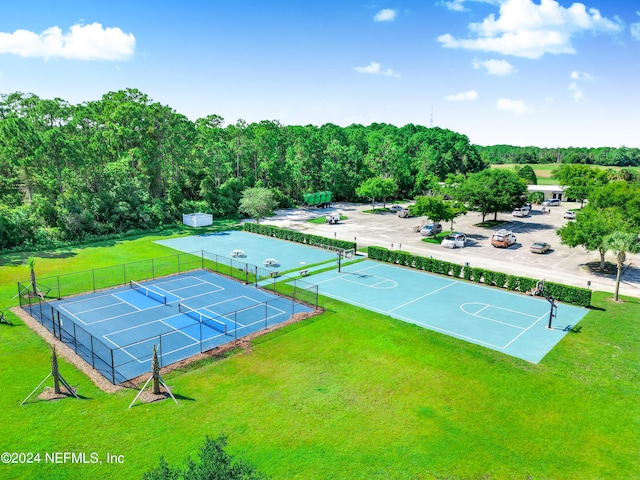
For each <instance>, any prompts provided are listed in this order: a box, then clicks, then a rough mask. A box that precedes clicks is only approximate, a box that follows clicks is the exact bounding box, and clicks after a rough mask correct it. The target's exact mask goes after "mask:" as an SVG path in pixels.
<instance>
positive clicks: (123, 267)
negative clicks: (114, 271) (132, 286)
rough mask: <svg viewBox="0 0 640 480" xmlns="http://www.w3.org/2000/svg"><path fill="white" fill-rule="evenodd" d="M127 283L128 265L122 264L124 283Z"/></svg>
mask: <svg viewBox="0 0 640 480" xmlns="http://www.w3.org/2000/svg"><path fill="white" fill-rule="evenodd" d="M126 284H127V265H126V264H124V263H123V264H122V285H126Z"/></svg>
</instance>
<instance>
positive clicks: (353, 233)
mask: <svg viewBox="0 0 640 480" xmlns="http://www.w3.org/2000/svg"><path fill="white" fill-rule="evenodd" d="M381 206H382V205H380V204H378V205H376V207H381ZM387 206H389V204H388V205H387ZM578 207H579V204H575V203H563V204H562V205H560V206H557V207H547V209H548V210H550V212H551V213H550V214H543V213H542V207H541V206H540V205H534V206H533V208H532V210H531V214H530V215H529V216H527V217H522V218H520V217H518V218H515V217H513V216H512V215H511V212H508V213H500V214H498V220H502V221H504V222H505V223H503V224H502V225H500V226H499V227H494V228H485V227H480V226H478V224H480V223H481V221H482V215H481V214H480V213H478V212H469V213H467V214H466V215H463V216H461V217H458V218H457V219H456V220H455V221H454V225H453V230H454V231H458V232H463V233H465V234H466V235H467V244H466V246H465V248H459V249H453V250H451V249H447V248H443V247H442V246H440V245H438V244H432V243H425V242H423V241H422V239H423V237H422V236H421V235H420V233H416V232H415V231H414V227H417V226H421V225H424V224H426V223H430V222H429V221H428V219H426V218H424V217H422V218H420V217H409V218H400V217H398V216H397V215H396V214H395V213H392V212H385V213H378V214H372V213H363V210H371V204H347V203H337V204H334V205H332V206H331V207H329V208H326V209H315V208H311V209H291V210H281V211H278V214H277V216H275V217H271V218H268V219H265V220H263V223H268V224H272V225H276V226H279V227H282V228H290V229H292V230H299V231H304V232H306V233H313V234H317V235H322V236H325V237H333V238H338V239H342V240H349V241H354V240H355V241H356V243H357V245H358V248H361V247H364V246H370V245H377V246H382V247H386V248H390V249H393V250H404V251H408V252H411V253H414V254H419V255H424V256H433V257H434V258H439V259H442V260H447V261H450V262H456V263H460V264H465V263H468V264H469V265H471V266H474V267H481V268H485V269H490V270H494V271H500V272H505V273H509V274H518V275H526V276H529V277H531V278H544V279H546V280H549V281H554V282H560V283H565V284H569V285H575V286H580V287H585V288H586V287H588V286H590V288H592V289H594V290H605V291H613V289H614V286H615V278H614V277H610V276H605V275H597V274H593V273H590V272H589V271H588V270H587V269H585V268H583V266H584V264H586V263H589V262H594V261H598V260H599V254H598V253H597V252H587V251H586V250H584V249H583V248H582V247H578V248H570V247H567V246H565V245H562V244H561V243H560V238H559V237H558V235H557V234H556V233H555V232H556V230H557V229H558V228H559V227H561V226H562V225H564V224H565V223H566V222H569V221H571V220H566V219H564V218H563V214H564V212H565V211H567V210H569V209H571V208H578ZM330 213H331V214H340V215H343V216H345V217H347V218H346V219H344V220H341V221H340V222H339V223H337V224H332V225H329V224H314V223H310V222H308V220H309V219H311V218H316V217H324V216H325V215H328V214H330ZM486 219H487V220H490V219H493V215H488V216H487V217H486ZM442 226H443V230H444V231H448V230H449V229H450V225H449V224H443V225H442ZM498 228H505V229H508V230H511V231H512V232H513V233H514V234H515V235H516V238H517V242H516V244H514V245H511V246H510V247H508V248H494V247H492V246H491V235H492V233H493V232H494V231H495V230H497V229H498ZM536 241H541V242H546V243H549V244H550V245H551V250H550V251H549V252H547V253H545V254H535V253H531V252H530V251H529V247H530V246H531V244H532V243H534V242H536ZM607 260H609V261H611V262H615V258H614V257H613V255H611V254H609V255H608V256H607ZM627 260H628V262H630V266H628V267H627V268H626V269H625V273H624V275H623V282H622V284H621V287H620V292H621V294H624V295H630V296H636V297H640V270H639V269H638V268H637V265H638V261H640V256H638V255H628V256H627ZM588 282H590V285H588Z"/></svg>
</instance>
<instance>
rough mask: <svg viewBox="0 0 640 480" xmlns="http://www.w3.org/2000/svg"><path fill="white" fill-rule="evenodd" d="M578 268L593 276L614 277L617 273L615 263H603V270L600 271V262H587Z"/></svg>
mask: <svg viewBox="0 0 640 480" xmlns="http://www.w3.org/2000/svg"><path fill="white" fill-rule="evenodd" d="M580 268H582V270H585V271H587V272H589V273H592V274H594V275H606V276H612V277H615V276H616V273H617V272H618V266H617V265H616V264H615V263H611V262H604V270H602V269H600V262H589V263H585V264H584V265H582V266H581V267H580Z"/></svg>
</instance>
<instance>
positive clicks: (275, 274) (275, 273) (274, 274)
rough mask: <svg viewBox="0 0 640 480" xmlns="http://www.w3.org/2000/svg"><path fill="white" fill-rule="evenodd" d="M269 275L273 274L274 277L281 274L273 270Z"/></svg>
mask: <svg viewBox="0 0 640 480" xmlns="http://www.w3.org/2000/svg"><path fill="white" fill-rule="evenodd" d="M269 275H271V277H272V278H275V277H277V276H278V275H280V272H278V271H275V272H271V273H270V274H269Z"/></svg>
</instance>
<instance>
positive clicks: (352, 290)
mask: <svg viewBox="0 0 640 480" xmlns="http://www.w3.org/2000/svg"><path fill="white" fill-rule="evenodd" d="M341 270H342V271H341V272H340V273H339V272H337V271H329V272H323V273H320V274H317V275H314V276H313V281H314V283H317V284H318V286H319V292H320V293H321V294H322V295H326V296H328V297H332V298H335V299H338V300H342V301H344V302H347V303H350V304H353V305H358V306H361V307H364V308H366V309H368V310H372V311H375V312H379V313H383V314H386V315H389V316H391V317H394V318H397V319H399V320H403V321H406V322H410V323H414V324H416V325H420V326H422V327H424V328H428V329H430V330H434V331H436V332H441V333H444V334H446V335H450V336H453V337H456V338H460V339H462V340H465V341H468V342H471V343H475V344H478V345H482V346H485V347H488V348H491V349H493V350H497V351H499V352H502V353H506V354H507V355H512V356H514V357H518V358H521V359H523V360H527V361H529V362H532V363H538V362H539V361H540V360H542V358H543V357H544V356H545V355H546V354H547V353H548V352H549V351H550V350H551V349H552V348H553V347H554V346H555V345H556V344H557V343H558V342H559V341H560V340H561V339H562V338H563V337H564V336H565V335H566V334H567V332H568V330H570V328H571V327H573V326H575V325H576V324H577V323H578V322H579V321H580V320H581V319H582V317H584V316H585V315H586V313H587V310H586V309H584V308H580V307H575V306H572V305H565V304H557V303H556V305H557V312H556V317H555V318H554V319H553V323H552V327H553V328H551V329H549V328H547V326H548V324H549V312H550V303H549V302H548V301H547V300H546V299H544V298H542V297H532V296H527V295H523V294H519V293H513V292H508V291H505V290H502V289H498V288H491V287H485V286H484V285H478V284H474V283H470V282H464V281H462V280H456V279H452V278H450V277H445V276H440V275H433V274H429V273H425V272H420V271H417V270H411V269H408V268H403V267H398V266H393V265H388V264H383V263H378V262H374V261H371V260H366V261H363V262H357V263H354V264H351V265H347V266H343V267H342V269H341Z"/></svg>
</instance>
